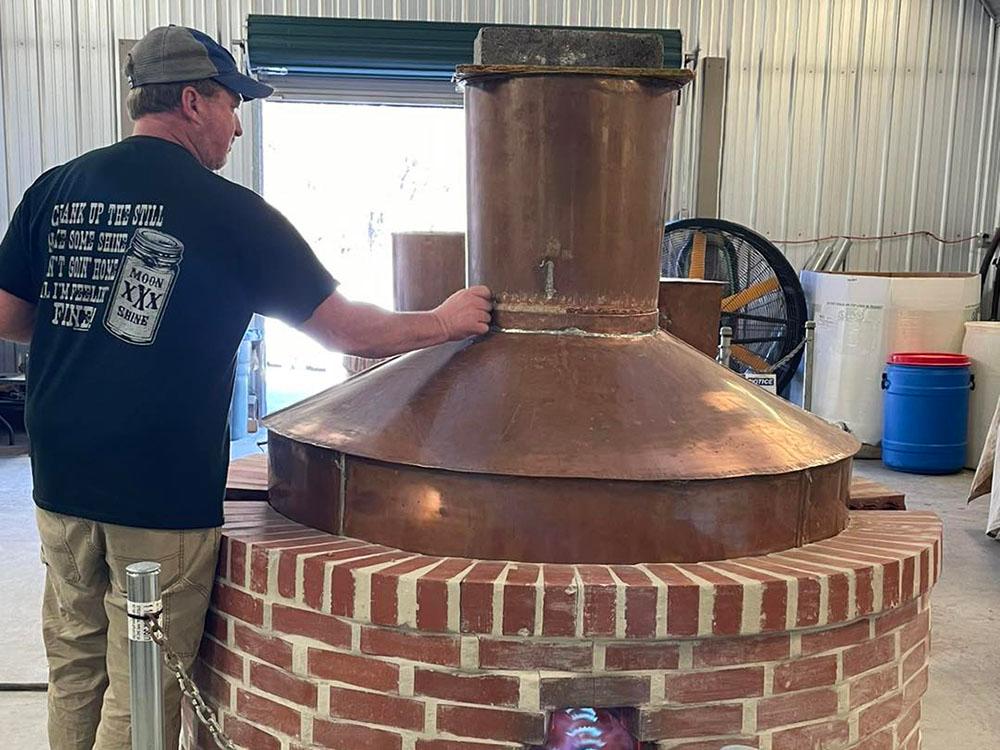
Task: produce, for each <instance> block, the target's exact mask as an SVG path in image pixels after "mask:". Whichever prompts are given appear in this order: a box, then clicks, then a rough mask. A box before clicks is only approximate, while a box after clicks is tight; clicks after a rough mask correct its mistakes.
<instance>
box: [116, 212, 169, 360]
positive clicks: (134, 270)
mask: <svg viewBox="0 0 1000 750" xmlns="http://www.w3.org/2000/svg"><path fill="white" fill-rule="evenodd" d="M183 257H184V244H183V243H182V242H181V241H180V240H178V239H177V238H176V237H173V236H171V235H169V234H166V233H164V232H158V231H156V230H155V229H148V228H140V229H136V230H135V233H134V234H133V235H132V240H131V242H130V243H129V251H128V254H127V255H126V256H125V260H124V262H123V263H122V264H121V270H120V271H119V273H118V283H117V284H116V285H115V290H114V293H113V294H112V298H111V303H110V304H109V305H108V307H107V310H106V311H105V314H104V327H105V328H107V329H108V331H109V332H110V333H111V334H112V335H113V336H117V337H118V338H120V339H122V340H123V341H128V342H130V343H132V344H146V345H148V344H152V343H153V342H154V341H155V340H156V331H157V328H158V327H159V325H160V319H161V318H162V316H163V315H164V313H165V311H166V307H167V303H168V302H169V301H170V291H171V290H172V289H173V287H174V283H175V281H176V280H177V274H178V273H180V265H181V260H182V258H183Z"/></svg>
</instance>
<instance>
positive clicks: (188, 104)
mask: <svg viewBox="0 0 1000 750" xmlns="http://www.w3.org/2000/svg"><path fill="white" fill-rule="evenodd" d="M203 103H204V98H203V97H202V96H201V94H199V93H198V91H197V90H196V89H195V87H194V86H185V87H184V89H183V90H182V91H181V112H182V113H183V114H184V117H185V119H187V120H192V121H194V122H200V121H201V119H202V105H203Z"/></svg>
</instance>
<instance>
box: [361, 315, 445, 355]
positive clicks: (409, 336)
mask: <svg viewBox="0 0 1000 750" xmlns="http://www.w3.org/2000/svg"><path fill="white" fill-rule="evenodd" d="M353 312H354V314H353V315H352V317H353V318H354V320H353V321H352V325H351V326H350V327H349V328H350V330H349V332H348V334H349V335H348V336H345V339H347V340H345V341H344V345H343V350H344V352H345V353H346V354H354V355H357V356H359V357H391V356H393V355H394V354H399V353H401V352H408V351H411V350H413V349H423V348H424V347H427V346H434V345H435V344H440V343H443V342H445V341H447V340H448V336H447V334H446V333H445V330H444V328H443V327H442V326H441V324H440V323H439V322H438V320H437V318H436V317H435V316H434V314H433V313H431V312H389V311H387V310H383V309H382V308H379V307H376V306H375V305H368V304H364V303H355V310H354V311H353Z"/></svg>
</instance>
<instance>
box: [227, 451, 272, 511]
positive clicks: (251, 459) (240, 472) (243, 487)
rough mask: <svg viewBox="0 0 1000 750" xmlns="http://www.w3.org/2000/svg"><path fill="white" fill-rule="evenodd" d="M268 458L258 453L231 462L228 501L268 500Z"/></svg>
mask: <svg viewBox="0 0 1000 750" xmlns="http://www.w3.org/2000/svg"><path fill="white" fill-rule="evenodd" d="M267 482H268V476H267V456H266V455H265V454H263V453H256V454H254V455H251V456H244V457H243V458H237V459H236V460H235V461H230V462H229V476H228V477H227V478H226V500H267Z"/></svg>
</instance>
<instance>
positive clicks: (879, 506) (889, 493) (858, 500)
mask: <svg viewBox="0 0 1000 750" xmlns="http://www.w3.org/2000/svg"><path fill="white" fill-rule="evenodd" d="M847 507H848V508H850V509H851V510H906V495H905V494H903V493H902V492H897V491H895V490H892V489H889V488H888V487H886V486H885V485H884V484H879V483H878V482H873V481H872V480H871V479H863V478H862V477H851V499H850V501H849V502H848V503H847Z"/></svg>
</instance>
